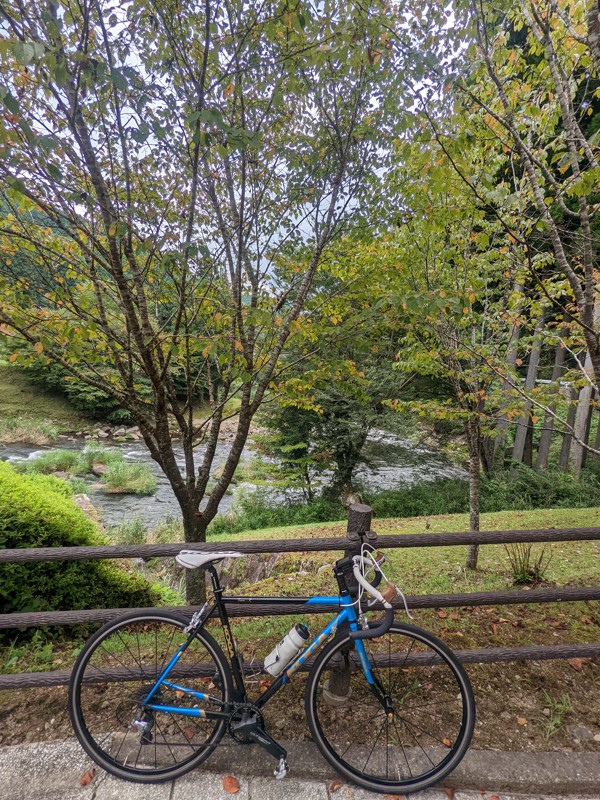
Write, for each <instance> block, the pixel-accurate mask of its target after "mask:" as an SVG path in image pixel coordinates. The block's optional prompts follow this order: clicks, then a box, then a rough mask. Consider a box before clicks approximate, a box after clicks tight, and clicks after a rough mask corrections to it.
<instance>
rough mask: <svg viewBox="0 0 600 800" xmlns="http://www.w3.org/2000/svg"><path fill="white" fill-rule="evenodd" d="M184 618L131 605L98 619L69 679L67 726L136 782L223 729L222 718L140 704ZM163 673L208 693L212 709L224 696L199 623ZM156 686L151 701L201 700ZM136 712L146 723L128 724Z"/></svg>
mask: <svg viewBox="0 0 600 800" xmlns="http://www.w3.org/2000/svg"><path fill="white" fill-rule="evenodd" d="M188 622H189V620H187V619H185V618H184V617H182V616H179V615H178V614H175V613H172V612H167V611H157V612H155V613H139V612H135V611H134V612H131V613H129V614H125V615H124V616H122V617H119V618H118V619H115V620H112V621H110V622H107V623H106V624H105V625H103V626H102V627H101V628H100V629H99V630H98V631H97V632H96V633H95V634H94V635H93V636H92V637H91V638H90V639H89V640H88V641H87V642H86V644H85V645H84V647H83V649H82V651H81V653H80V654H79V657H78V658H77V661H76V663H75V666H74V667H73V671H72V673H71V680H70V683H69V701H68V709H69V716H70V719H71V724H72V726H73V730H74V731H75V734H76V736H77V738H78V740H79V742H80V744H81V746H82V747H83V749H84V750H85V751H86V753H87V754H88V755H89V756H90V757H91V758H92V759H93V760H94V761H95V762H96V763H97V764H99V765H100V766H101V767H103V768H104V769H105V770H106V771H107V772H109V773H111V774H112V775H115V776H116V777H118V778H122V779H124V780H129V781H134V782H136V783H160V782H162V781H167V780H173V779H174V778H178V777H180V776H181V775H184V774H185V773H187V772H189V771H190V770H192V769H194V767H196V766H198V764H200V763H202V762H203V761H204V760H205V759H206V758H208V756H209V755H210V754H211V753H212V751H213V750H214V748H215V747H216V745H217V744H218V742H219V741H220V739H221V738H222V736H223V734H224V733H225V728H226V722H225V720H216V721H215V720H214V719H211V720H209V719H204V720H203V719H200V718H197V717H185V716H181V717H180V715H178V714H167V713H164V712H159V711H155V712H149V711H147V710H146V712H143V709H142V706H141V703H140V700H141V699H142V698H144V697H146V695H147V693H148V691H150V689H151V687H152V685H153V683H155V682H156V679H157V677H158V675H160V673H161V672H162V670H163V669H164V667H165V666H166V664H167V663H168V660H169V659H170V658H171V657H172V656H173V655H174V653H175V651H176V650H177V648H178V647H179V645H180V644H182V643H183V642H184V641H185V640H186V639H187V637H188V634H187V633H184V630H183V629H184V628H185V627H186V625H187V624H188ZM169 678H170V680H171V681H173V682H175V681H177V680H179V681H184V682H185V686H186V688H191V689H196V690H197V691H202V692H204V693H206V694H210V696H211V698H214V699H213V700H212V701H211V703H212V706H211V707H212V708H213V709H214V710H219V709H218V708H217V705H218V704H220V705H221V707H222V708H224V707H225V704H227V703H228V702H229V700H230V697H231V693H232V688H231V687H232V680H231V669H230V667H229V664H228V662H227V660H226V658H225V655H224V653H223V651H222V650H221V648H220V646H219V645H218V643H217V642H216V641H215V640H214V639H213V637H212V636H211V635H210V634H209V633H208V632H207V631H204V630H200V631H198V633H197V634H196V636H195V638H194V640H193V641H192V643H191V644H190V647H189V648H188V649H187V650H186V651H185V652H184V653H183V655H182V657H181V659H180V660H179V661H178V662H177V665H176V667H174V669H173V673H172V675H170V676H169ZM160 692H161V694H160V698H159V700H157V699H156V698H155V699H154V702H155V703H157V704H163V705H171V706H179V707H185V706H187V707H193V706H194V704H196V706H198V704H199V702H203V701H198V699H196V698H194V697H192V696H190V695H187V694H185V693H184V692H181V691H177V690H174V689H171V688H169V687H166V686H163V687H161V689H160ZM165 695H166V696H165ZM157 698H158V695H157ZM221 710H222V709H221ZM144 713H145V714H146V716H143V714H144ZM140 716H142V717H143V721H144V722H148V724H150V723H151V727H150V729H149V733H147V732H144V733H143V734H142V733H140V731H139V729H137V728H136V726H137V725H138V724H139V718H140ZM134 720H135V721H136V724H135V725H134V724H133V723H134ZM144 737H146V741H144V740H143V738H144ZM180 754H181V758H180V757H179V755H180Z"/></svg>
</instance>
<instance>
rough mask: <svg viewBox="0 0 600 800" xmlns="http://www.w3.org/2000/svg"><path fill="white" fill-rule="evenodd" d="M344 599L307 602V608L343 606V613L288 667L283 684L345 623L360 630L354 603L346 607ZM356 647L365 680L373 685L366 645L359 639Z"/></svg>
mask: <svg viewBox="0 0 600 800" xmlns="http://www.w3.org/2000/svg"><path fill="white" fill-rule="evenodd" d="M341 601H342V598H340V597H339V596H337V595H334V596H325V595H317V596H316V597H311V598H310V599H309V600H307V601H306V603H305V605H307V606H331V605H341V606H342V611H341V612H340V613H339V614H338V615H337V617H334V619H332V620H331V622H330V623H329V624H328V625H326V626H325V627H324V628H323V630H322V631H321V633H320V634H319V635H318V636H316V637H315V638H314V639H313V640H312V642H311V643H310V644H309V645H308V646H307V647H306V648H305V649H304V650H303V651H302V653H301V654H300V655H299V656H297V657H296V658H295V659H294V661H292V663H291V664H290V665H289V666H288V667H287V669H285V670H284V672H283V683H289V681H290V678H291V677H292V676H293V675H294V673H295V672H297V671H298V670H299V669H300V667H301V666H302V664H304V662H305V661H306V660H307V659H308V658H310V657H311V655H312V654H313V653H314V652H315V650H316V649H317V648H318V647H320V646H321V645H322V644H323V642H324V641H325V640H326V639H328V638H329V637H330V636H333V635H334V634H335V633H336V632H337V630H338V628H339V626H340V625H341V624H342V623H343V622H348V623H349V624H350V630H351V631H356V630H358V617H357V616H356V609H355V607H354V604H353V603H348V604H347V605H344V604H343V603H342V602H341ZM354 647H355V648H356V652H357V653H358V658H359V661H360V665H361V667H362V669H363V672H364V674H365V678H366V679H367V681H368V682H369V683H370V684H373V683H374V682H375V681H374V679H373V675H372V673H371V667H370V664H369V659H368V658H367V652H366V650H365V645H364V643H363V642H362V641H361V640H360V639H357V640H356V641H355V642H354Z"/></svg>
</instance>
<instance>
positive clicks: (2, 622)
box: [0, 505, 600, 690]
mask: <svg viewBox="0 0 600 800" xmlns="http://www.w3.org/2000/svg"><path fill="white" fill-rule="evenodd" d="M370 521H371V512H370V509H369V508H368V507H367V506H358V505H357V506H352V507H351V508H350V520H349V523H348V537H349V538H344V537H339V536H331V537H322V538H314V539H251V540H244V541H233V542H227V543H223V542H220V543H201V544H200V543H198V544H191V543H187V542H186V543H183V542H182V543H179V544H156V545H114V546H100V547H56V548H54V547H40V548H30V549H10V550H9V549H5V550H0V564H2V563H5V564H8V563H10V564H28V563H35V562H40V561H79V560H85V559H92V560H95V559H104V558H113V559H114V558H118V559H124V558H136V559H142V560H148V559H151V558H165V557H174V556H176V555H177V554H178V553H179V552H180V550H182V549H186V550H195V551H198V552H206V553H211V552H221V551H223V550H227V551H230V552H231V551H237V552H240V553H244V554H266V553H268V554H273V553H296V552H328V551H332V552H333V551H337V552H340V551H344V550H349V549H350V550H352V548H354V547H356V541H357V540H356V537H355V538H354V539H352V538H351V537H352V534H353V533H354V534H356V530H357V528H358V531H359V532H361V533H366V532H367V531H368V530H369V526H370ZM353 526H354V529H353V530H352V527H353ZM594 540H595V541H598V540H600V528H562V529H541V530H519V531H485V532H463V533H424V534H385V535H379V536H375V535H374V534H373V538H372V539H371V540H370V543H372V544H373V545H374V546H376V547H377V549H386V548H405V547H447V546H458V545H470V544H480V545H488V544H505V545H509V544H516V543H520V542H541V543H552V542H577V541H594ZM256 599H258V598H256ZM407 601H408V605H409V608H411V609H426V608H453V607H454V608H457V607H475V606H496V605H497V606H504V605H521V604H530V603H550V602H554V603H556V602H577V601H600V586H591V587H583V588H575V587H563V588H539V589H529V590H527V589H519V590H503V591H495V592H469V593H463V594H429V595H414V596H409V597H407ZM394 605H395V606H396V607H397V608H398V609H399V610H402V609H403V604H402V602H401V600H400V599H397V600H396V601H395V603H394ZM375 607H376V606H375ZM167 608H168V610H171V611H176V612H180V613H182V614H183V615H186V616H189V615H190V614H191V613H193V611H195V610H197V608H198V607H197V606H171V607H162V609H138V610H139V611H140V612H141V613H143V612H145V611H156V610H167ZM131 610H132V609H83V610H77V611H49V612H24V613H16V614H3V615H0V629H4V630H7V629H10V628H12V629H15V628H19V629H24V628H29V627H41V626H44V625H59V626H69V625H81V624H92V623H94V624H97V623H103V622H107V621H109V620H112V619H114V618H116V617H118V616H120V615H121V614H124V613H126V612H127V611H131ZM337 610H339V607H338V606H331V607H326V606H321V607H316V606H315V607H311V608H310V611H309V612H308V610H307V608H306V606H305V605H304V604H303V602H302V599H301V598H299V601H298V603H297V604H287V605H285V606H282V605H275V604H273V603H269V602H268V601H265V602H264V603H257V604H256V605H254V604H253V605H251V606H244V605H238V604H231V605H229V606H228V612H229V614H230V615H231V616H232V617H259V616H275V615H289V614H306V613H310V614H322V613H334V612H335V611H337ZM455 653H456V655H457V656H458V657H459V659H460V660H461V661H463V663H466V664H475V663H496V662H508V661H523V660H525V661H531V660H534V661H543V660H551V659H566V658H600V642H596V643H594V642H592V643H589V644H561V645H551V646H544V645H539V646H529V647H504V648H479V649H473V650H455ZM258 667H262V661H258V660H254V661H253V662H252V664H251V665H250V667H249V668H250V669H251V670H254V671H255V670H256V669H257V668H258ZM69 677H70V670H54V671H51V672H35V673H23V674H18V675H0V690H3V689H27V688H40V687H51V686H64V685H66V684H67V683H68V682H69ZM122 679H123V680H128V678H127V677H126V676H125V677H123V678H122Z"/></svg>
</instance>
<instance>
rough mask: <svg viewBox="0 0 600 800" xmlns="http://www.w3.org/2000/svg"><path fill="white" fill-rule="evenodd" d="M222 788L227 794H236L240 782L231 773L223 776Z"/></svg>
mask: <svg viewBox="0 0 600 800" xmlns="http://www.w3.org/2000/svg"><path fill="white" fill-rule="evenodd" d="M223 788H224V789H225V791H226V792H227V793H228V794H237V793H238V792H239V790H240V782H239V781H238V779H237V778H234V777H233V775H226V776H225V777H224V778H223Z"/></svg>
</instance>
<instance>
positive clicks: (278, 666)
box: [265, 625, 309, 678]
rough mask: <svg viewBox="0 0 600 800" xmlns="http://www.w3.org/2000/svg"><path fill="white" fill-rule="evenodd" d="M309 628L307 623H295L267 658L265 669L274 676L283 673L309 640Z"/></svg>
mask: <svg viewBox="0 0 600 800" xmlns="http://www.w3.org/2000/svg"><path fill="white" fill-rule="evenodd" d="M308 636H309V633H308V628H307V627H306V625H294V627H293V628H292V629H291V631H290V632H289V633H287V634H286V635H285V636H284V637H283V639H282V640H281V641H280V642H279V644H277V645H275V648H274V649H273V650H272V651H271V652H270V653H269V655H268V656H267V657H266V658H265V669H266V671H267V672H268V673H270V674H271V675H272V676H273V677H274V678H276V677H277V676H278V675H281V673H282V672H283V670H284V669H285V668H286V667H287V665H288V664H289V663H290V661H291V660H292V659H293V658H294V656H297V655H298V653H299V652H300V650H302V648H303V647H304V646H305V645H306V642H307V641H308Z"/></svg>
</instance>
